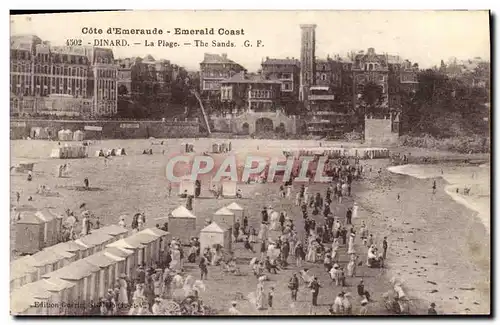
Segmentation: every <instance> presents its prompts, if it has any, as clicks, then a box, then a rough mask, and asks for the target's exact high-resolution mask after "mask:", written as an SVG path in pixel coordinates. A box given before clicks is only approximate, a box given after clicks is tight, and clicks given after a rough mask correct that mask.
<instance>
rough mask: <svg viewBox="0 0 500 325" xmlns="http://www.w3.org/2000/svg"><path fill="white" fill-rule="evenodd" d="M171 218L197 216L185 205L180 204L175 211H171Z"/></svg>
mask: <svg viewBox="0 0 500 325" xmlns="http://www.w3.org/2000/svg"><path fill="white" fill-rule="evenodd" d="M170 217H171V218H194V219H196V216H195V215H194V214H192V213H191V211H189V210H188V209H187V208H186V207H185V206H183V205H180V206H178V207H177V208H176V209H175V210H174V211H172V212H170Z"/></svg>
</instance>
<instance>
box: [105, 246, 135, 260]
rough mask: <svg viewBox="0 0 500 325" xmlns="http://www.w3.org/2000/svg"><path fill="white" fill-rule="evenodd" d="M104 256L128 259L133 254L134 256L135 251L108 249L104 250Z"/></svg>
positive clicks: (116, 248)
mask: <svg viewBox="0 0 500 325" xmlns="http://www.w3.org/2000/svg"><path fill="white" fill-rule="evenodd" d="M104 254H106V255H108V256H115V257H120V258H126V257H128V256H130V255H132V254H134V252H133V251H131V250H128V249H125V248H123V249H121V248H118V247H106V249H105V250H104Z"/></svg>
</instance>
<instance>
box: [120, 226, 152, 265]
mask: <svg viewBox="0 0 500 325" xmlns="http://www.w3.org/2000/svg"><path fill="white" fill-rule="evenodd" d="M125 241H127V242H128V243H131V244H132V243H133V244H136V245H137V244H138V245H143V246H144V248H142V249H141V250H140V255H141V256H142V263H143V264H145V265H146V266H152V265H153V264H154V263H157V262H158V261H159V259H157V258H156V256H157V255H158V254H157V252H156V250H157V246H158V244H157V243H159V237H157V236H156V235H153V234H148V233H145V232H142V231H141V232H138V233H136V234H133V235H132V236H129V237H127V238H126V239H125ZM155 255H156V256H155Z"/></svg>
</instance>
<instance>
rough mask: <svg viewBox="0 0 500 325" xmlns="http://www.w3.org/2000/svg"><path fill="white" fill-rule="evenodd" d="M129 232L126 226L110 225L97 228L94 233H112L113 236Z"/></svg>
mask: <svg viewBox="0 0 500 325" xmlns="http://www.w3.org/2000/svg"><path fill="white" fill-rule="evenodd" d="M126 232H128V230H127V228H124V227H122V226H119V225H109V226H104V227H102V228H99V229H96V230H94V231H93V233H94V234H95V233H101V234H106V235H111V236H116V235H121V234H124V233H126Z"/></svg>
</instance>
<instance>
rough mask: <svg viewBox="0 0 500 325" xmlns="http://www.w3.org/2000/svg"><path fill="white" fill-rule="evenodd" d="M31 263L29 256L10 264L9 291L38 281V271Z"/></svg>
mask: <svg viewBox="0 0 500 325" xmlns="http://www.w3.org/2000/svg"><path fill="white" fill-rule="evenodd" d="M32 263H33V259H32V257H31V256H24V257H20V258H18V259H16V260H13V261H12V262H10V291H13V290H15V289H17V288H20V287H22V286H24V285H25V284H27V283H31V282H35V281H37V280H38V279H39V278H38V269H37V268H36V267H34V266H33V265H32Z"/></svg>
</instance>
